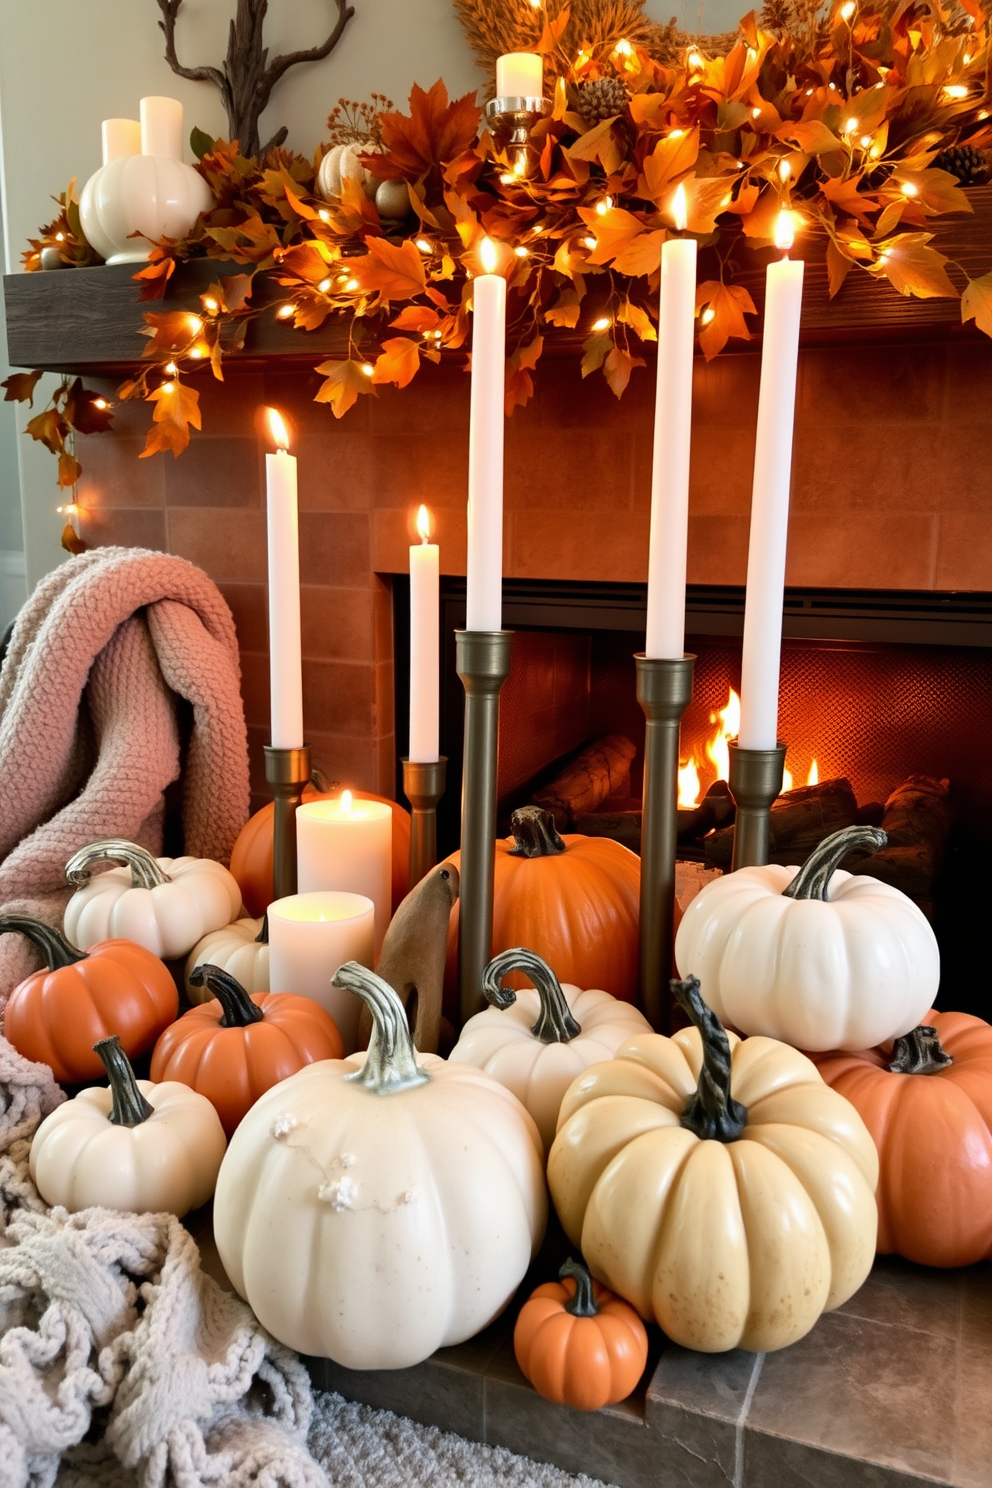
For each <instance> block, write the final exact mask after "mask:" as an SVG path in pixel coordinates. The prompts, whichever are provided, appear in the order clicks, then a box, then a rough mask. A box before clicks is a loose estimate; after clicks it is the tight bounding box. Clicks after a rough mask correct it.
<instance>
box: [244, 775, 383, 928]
mask: <svg viewBox="0 0 992 1488" xmlns="http://www.w3.org/2000/svg"><path fill="white" fill-rule="evenodd" d="M340 795H341V791H340V789H339V788H338V787H337V786H335V788H334V789H333V790H318V789H317V787H316V786H313V785H308V786H307V787H306V789H305V790H304V792H303V799H304V801H330V800H336V799H337V797H338V796H340ZM352 795H353V796H354V797H355V799H356V800H358V801H382V802H383V803H384V804H385V805H386V806H391V807H392V808H393V911H394V912H395V911H396V910H397V909H398V908H399V906H400V903H401V902H402V901H403V900H404V899H405V898H406V896H407V893H408V892H409V889H410V813H409V811H407V810H406V808H405V807H404V806H401V805H400V804H399V802H398V801H391V800H390V799H389V797H388V796H377V795H376V794H375V793H374V792H373V791H360V790H353V791H352ZM274 814H275V807H274V806H273V804H272V802H271V801H269V802H268V804H267V805H265V806H263V807H262V808H261V810H260V811H256V812H255V815H254V816H252V817H249V819H248V821H246V822H245V824H244V826H243V827H242V828H241V831H240V832H239V833H238V840H237V842H235V844H234V851H233V852H232V853H231V872H232V873H233V874H234V877H235V878H236V879H237V882H238V886H239V888H240V889H241V897H242V899H243V900H244V904H245V910H246V911H247V913H248V914H249V915H251V917H252V919H255V920H259V919H261V917H262V915H263V914H264V913H265V911H266V910H267V909H268V907H269V905H270V904H271V903H272V820H273V816H274Z"/></svg>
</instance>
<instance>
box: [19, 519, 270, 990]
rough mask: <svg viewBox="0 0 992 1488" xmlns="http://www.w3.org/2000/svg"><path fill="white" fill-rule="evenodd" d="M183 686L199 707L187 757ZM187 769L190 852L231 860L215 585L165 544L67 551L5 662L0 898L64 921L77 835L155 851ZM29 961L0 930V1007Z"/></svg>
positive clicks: (234, 687)
mask: <svg viewBox="0 0 992 1488" xmlns="http://www.w3.org/2000/svg"><path fill="white" fill-rule="evenodd" d="M177 697H179V698H185V699H186V700H187V701H188V702H189V704H190V705H191V707H192V716H193V722H192V731H191V735H190V738H189V742H188V746H187V748H186V753H185V758H183V759H182V760H181V752H182V751H181V745H180V729H179V722H178V718H177V706H176V699H177ZM180 768H182V776H183V827H184V834H185V845H186V851H187V852H189V853H192V854H194V855H196V856H199V857H210V858H217V859H219V860H220V861H222V862H227V860H228V858H229V857H230V852H231V848H232V846H233V845H234V840H235V838H236V836H237V834H238V832H239V831H240V829H241V827H242V826H243V825H244V822H245V820H246V817H247V814H248V747H247V735H246V730H245V721H244V708H243V705H242V701H241V692H240V664H239V659H238V644H237V637H236V635H235V630H234V622H233V620H232V618H231V613H230V610H229V609H228V607H227V605H226V603H225V601H224V598H223V596H222V595H221V593H220V591H219V590H218V589H217V586H216V585H215V584H214V583H213V581H212V580H211V579H209V578H208V577H207V575H206V574H205V573H203V572H202V571H201V570H200V569H198V568H195V567H194V566H193V564H191V563H188V562H186V560H185V559H183V558H175V557H172V556H170V555H169V554H167V553H154V552H149V551H146V550H144V549H141V548H98V549H96V550H95V551H93V552H88V553H83V554H80V555H79V556H78V557H75V558H71V559H69V561H68V562H66V563H63V564H62V565H61V567H59V568H57V569H56V570H55V571H54V572H53V573H51V574H49V575H48V576H47V577H46V578H44V579H43V580H42V581H41V583H40V584H39V585H38V587H37V588H36V589H35V591H34V593H33V594H32V595H31V597H30V599H29V600H28V602H27V604H26V605H25V606H24V608H23V609H22V610H21V612H20V614H19V615H18V617H17V621H16V623H15V625H14V630H13V634H12V636H11V640H10V646H9V649H8V652H7V656H6V659H5V660H4V663H3V667H2V669H0V906H3V907H4V908H6V909H14V908H17V909H18V910H20V911H21V912H25V913H33V914H37V915H39V916H40V917H41V918H43V919H46V920H48V921H49V922H50V923H52V924H55V925H59V924H60V916H61V911H62V908H63V907H64V904H65V901H66V899H67V897H68V895H67V891H66V889H65V876H64V869H65V864H66V862H67V861H68V859H69V858H70V857H71V856H72V854H73V853H74V852H75V851H76V850H77V849H78V848H80V847H85V846H86V844H87V843H89V842H94V841H97V840H98V839H99V838H101V837H126V838H130V839H131V840H132V841H138V842H141V843H142V844H143V845H144V846H146V847H149V848H150V849H151V850H152V851H153V852H154V851H161V840H162V817H163V792H164V791H165V788H166V787H167V786H168V785H169V784H171V782H172V781H174V780H177V779H178V778H179V775H180ZM38 964H39V963H38V961H37V959H36V958H35V953H34V952H33V951H32V950H31V949H30V948H29V947H28V946H27V945H26V943H25V942H23V941H22V939H21V937H20V936H12V935H7V936H4V937H2V938H0V1007H2V1005H3V1003H4V1001H5V1000H6V996H7V994H8V993H9V992H10V990H11V988H12V987H13V986H15V985H16V983H17V982H18V981H20V980H21V978H22V977H24V976H25V975H26V974H27V973H28V971H30V970H33V969H34V968H35V967H36V966H37V965H38Z"/></svg>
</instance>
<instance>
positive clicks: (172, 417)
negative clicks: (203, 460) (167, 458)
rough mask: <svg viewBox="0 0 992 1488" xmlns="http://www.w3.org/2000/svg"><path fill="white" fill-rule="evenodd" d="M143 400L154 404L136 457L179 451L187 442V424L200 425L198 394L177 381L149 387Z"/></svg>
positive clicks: (180, 451)
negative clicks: (166, 451)
mask: <svg viewBox="0 0 992 1488" xmlns="http://www.w3.org/2000/svg"><path fill="white" fill-rule="evenodd" d="M147 401H148V402H149V403H154V405H155V408H154V411H153V413H152V420H153V422H152V427H151V428H150V429H149V431H148V435H147V438H146V439H145V447H144V449H143V450H142V451H141V454H140V456H139V459H142V460H145V459H147V458H148V456H149V455H155V454H158V452H159V450H171V451H172V453H173V455H176V456H178V455H180V454H182V452H183V450H184V449H185V448H186V446H187V445H188V444H189V426H190V424H192V425H193V428H194V429H199V428H202V419H201V417H200V395H199V393H198V392H197V391H196V389H195V388H191V387H186V386H185V385H184V384H183V383H181V382H176V381H173V382H163V383H162V385H161V386H160V387H157V388H153V390H152V391H151V392H150V393H149V394H148V400H147Z"/></svg>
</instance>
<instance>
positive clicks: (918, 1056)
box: [889, 1023, 954, 1075]
mask: <svg viewBox="0 0 992 1488" xmlns="http://www.w3.org/2000/svg"><path fill="white" fill-rule="evenodd" d="M953 1063H954V1060H953V1059H952V1058H951V1056H950V1054H948V1052H947V1050H946V1049H945V1048H943V1047H942V1045H941V1042H940V1039H939V1038H938V1037H937V1030H936V1028H931V1027H930V1025H929V1024H927V1023H921V1024H920V1025H919V1027H917V1028H914V1029H912V1031H911V1032H910V1033H904V1034H903V1036H902V1038H897V1039H894V1040H893V1042H892V1063H891V1064H890V1065H889V1069H890V1070H891V1071H892V1073H893V1074H894V1075H935V1074H936V1073H937V1071H938V1070H942V1069H946V1068H947V1066H948V1065H949V1064H953Z"/></svg>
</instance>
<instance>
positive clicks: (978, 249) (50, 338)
mask: <svg viewBox="0 0 992 1488" xmlns="http://www.w3.org/2000/svg"><path fill="white" fill-rule="evenodd" d="M968 197H969V200H970V201H971V203H972V207H973V211H972V213H971V214H964V213H960V214H955V215H954V216H951V217H946V218H942V219H940V220H939V221H935V222H934V224H933V233H934V246H935V247H937V248H939V249H940V251H941V252H942V253H945V254H947V256H948V257H949V258H950V259H951V260H952V261H953V262H954V263H956V264H957V265H959V267H960V268H961V269H963V270H964V272H965V273H967V274H968V275H969V277H971V278H975V277H978V276H980V275H982V274H987V273H988V272H989V270H990V269H992V186H976V187H973V188H971V189H970V190H969V192H968ZM823 253H824V248H823V244H822V243H817V244H815V245H813V246H812V248H811V251H810V253H809V255H808V257H807V266H806V288H805V296H804V302H803V320H802V334H803V342H804V344H818V343H822V342H824V341H835V340H849V341H861V340H902V339H905V338H907V337H909V338H912V339H932V338H938V339H944V338H950V337H954V336H960V335H969V336H970V335H976V334H979V333H978V332H976V331H975V328H974V326H973V325H972V324H969V325H968V326H962V325H961V309H960V305H959V304H958V302H957V301H956V300H947V299H930V300H917V299H908V298H904V297H903V296H901V295H899V294H897V293H896V292H895V291H894V290H893V289H892V288H891V287H890V286H889V285H888V284H885V283H880V282H877V281H876V280H874V279H871V278H869V276H868V275H866V274H864V273H861V272H859V271H858V270H857V269H855V270H852V272H851V273H850V275H849V276H848V278H847V281H846V283H845V284H844V286H843V288H842V289H841V291H840V293H839V294H838V295H837V296H836V298H835V299H833V300H831V299H830V298H829V295H828V293H827V272H826V264H825V262H824V256H823ZM745 254H746V258H747V261H748V267H747V268H746V269H745V270H744V271H743V272H742V273H739V274H738V275H737V277H736V280H735V282H736V283H739V284H743V285H744V286H745V287H746V288H747V289H748V290H749V292H750V293H751V296H752V298H753V299H754V302H755V305H756V306H757V308H758V310H759V312H760V310H761V308H762V301H763V298H764V265H765V263H766V262H767V261H768V259H769V257H770V256H771V255H770V254H769V253H768V252H764V253H759V252H754V251H751V250H750V249H745ZM225 269H226V270H227V272H240V269H239V266H238V265H236V264H231V265H229V266H228V265H223V264H218V263H216V262H215V261H212V260H205V259H204V260H198V261H194V262H192V263H189V264H187V265H185V266H184V267H183V268H182V269H181V270H180V271H179V272H177V274H176V275H175V277H174V279H173V281H172V283H171V284H170V287H169V294H168V296H167V298H166V300H165V301H164V302H161V303H162V304H164V305H166V306H168V308H170V309H190V310H197V309H199V299H198V296H199V295H200V294H202V293H203V292H204V291H205V290H206V288H207V286H208V285H209V284H210V283H211V281H213V280H216V279H217V277H218V275H219V274H223V273H224V272H225ZM134 272H135V269H134V265H130V264H121V265H117V266H115V267H108V266H103V267H99V268H91V269H66V270H63V271H62V272H55V273H37V274H9V275H7V276H6V278H5V279H4V292H5V295H6V302H7V349H8V358H9V361H10V363H11V365H13V366H15V367H41V368H44V369H46V370H50V371H56V372H80V373H87V372H88V373H90V374H95V373H98V372H105V373H111V372H124V371H125V370H127V369H128V368H130V367H133V366H134V365H135V363H137V362H140V360H141V357H142V353H143V351H144V349H145V347H146V345H147V342H146V340H145V338H144V336H143V335H142V334H141V333H142V329H143V326H144V321H143V314H144V312H145V311H146V310H149V309H156V308H159V307H158V306H156V305H142V304H141V303H140V302H139V299H138V285H137V284H136V283H135V281H134V278H133V274H134ZM275 303H277V302H276V301H275V300H274V301H273V304H275ZM581 341H582V336H580V335H579V334H577V333H574V332H563V333H560V334H556V335H555V336H554V338H553V339H552V338H550V337H549V338H548V341H547V344H546V354H547V353H548V352H552V353H554V352H558V353H559V354H562V355H567V356H571V355H574V354H576V352H577V351H578V348H579V346H580V345H581ZM759 344H760V341H759V338H757V337H755V338H754V339H753V340H752V341H751V342H739V341H733V342H731V343H730V345H731V347H732V348H733V349H735V350H738V349H739V350H747V349H749V348H751V349H753V348H756V347H757V346H758V345H759ZM347 346H348V333H347V328H346V325H345V323H344V322H343V321H342V320H340V319H329V320H328V321H327V322H325V324H324V325H323V326H322V327H321V328H320V329H319V330H317V331H311V332H301V331H296V330H293V328H292V327H291V326H290V325H287V324H285V323H284V322H282V321H279V320H277V319H276V318H275V315H274V313H272V312H269V313H266V314H264V315H262V316H260V317H259V319H257V320H255V321H253V322H252V323H251V325H250V326H249V330H248V337H247V340H246V345H245V349H244V351H242V352H239V353H232V354H231V360H232V362H234V363H242V364H245V365H255V364H257V363H258V362H259V361H267V360H269V359H271V358H278V359H280V360H281V361H285V362H301V363H308V364H310V365H312V364H313V362H314V361H315V360H316V359H317V358H321V357H334V356H342V355H344V354H345V353H346V351H347Z"/></svg>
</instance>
